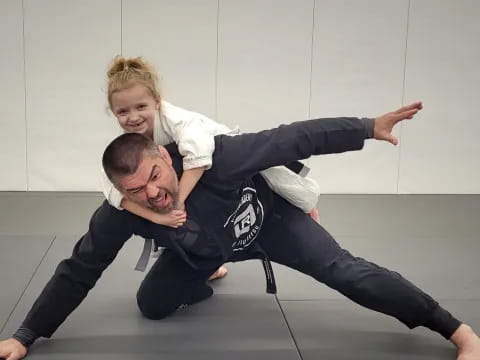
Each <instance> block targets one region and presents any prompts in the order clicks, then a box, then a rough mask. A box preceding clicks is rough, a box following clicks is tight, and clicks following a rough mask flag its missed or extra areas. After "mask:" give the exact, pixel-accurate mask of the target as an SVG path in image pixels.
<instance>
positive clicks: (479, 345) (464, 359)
mask: <svg viewBox="0 0 480 360" xmlns="http://www.w3.org/2000/svg"><path fill="white" fill-rule="evenodd" d="M450 341H451V342H452V343H454V344H455V345H456V346H457V348H458V352H457V360H480V338H479V337H478V336H477V334H475V332H474V331H473V330H472V328H471V327H470V326H468V325H466V324H462V325H460V327H459V328H458V329H457V330H456V331H455V332H454V333H453V335H452V337H451V338H450Z"/></svg>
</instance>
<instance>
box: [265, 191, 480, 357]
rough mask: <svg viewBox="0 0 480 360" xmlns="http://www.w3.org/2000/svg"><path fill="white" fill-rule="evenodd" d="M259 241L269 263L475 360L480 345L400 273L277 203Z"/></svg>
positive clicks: (309, 219)
mask: <svg viewBox="0 0 480 360" xmlns="http://www.w3.org/2000/svg"><path fill="white" fill-rule="evenodd" d="M275 209H276V210H275V211H274V215H273V216H272V219H273V220H271V221H269V222H268V223H267V224H265V228H264V229H263V232H262V234H261V237H259V239H258V240H259V241H260V243H261V245H262V247H263V248H264V250H265V251H266V252H267V254H268V255H269V257H270V259H271V260H272V261H275V262H278V263H280V264H283V265H286V266H288V267H291V268H293V269H296V270H299V271H301V272H303V273H305V274H307V275H310V276H312V277H313V278H315V279H317V280H318V281H320V282H322V283H324V284H326V285H328V286H329V287H331V288H333V289H335V290H337V291H339V292H340V293H342V294H343V295H345V296H346V297H348V298H349V299H351V300H353V301H355V302H356V303H358V304H360V305H362V306H365V307H367V308H369V309H372V310H376V311H379V312H382V313H384V314H387V315H390V316H393V317H395V318H396V319H398V320H399V321H401V322H402V323H404V324H405V325H406V326H408V327H409V328H415V327H417V326H425V327H427V328H429V329H431V330H433V331H436V332H438V333H439V334H441V335H442V336H444V337H445V338H446V339H448V340H450V341H451V342H452V343H454V344H455V345H456V346H457V347H458V360H480V341H479V339H478V337H477V335H476V334H475V333H474V332H473V330H471V329H470V328H469V327H468V326H467V325H465V324H462V323H461V322H460V321H459V320H457V319H456V318H455V317H453V316H452V315H451V314H450V313H449V312H448V311H446V310H445V309H443V308H442V307H441V306H440V305H439V304H438V303H437V302H436V301H435V300H433V299H432V298H431V297H430V296H429V295H427V294H426V293H425V292H423V291H422V290H420V289H419V288H417V287H416V286H414V285H413V284H412V283H410V282H409V281H407V280H406V279H404V278H403V277H402V276H401V275H400V274H398V273H396V272H393V271H390V270H387V269H385V268H382V267H380V266H378V265H376V264H374V263H371V262H368V261H366V260H364V259H362V258H358V257H354V256H352V255H351V254H350V253H349V252H348V251H346V250H344V249H342V248H341V247H340V246H339V245H338V244H337V242H336V241H335V240H334V239H333V238H332V236H331V235H330V234H329V233H328V232H327V231H326V230H325V229H323V228H322V227H321V226H320V225H318V224H317V223H315V222H314V221H313V220H312V219H311V218H309V217H308V216H307V215H305V214H303V213H302V212H301V211H299V210H298V209H296V208H294V207H292V206H291V205H289V204H287V203H286V202H285V201H283V200H282V199H280V198H277V200H276V203H275Z"/></svg>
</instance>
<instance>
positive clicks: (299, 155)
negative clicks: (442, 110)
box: [0, 103, 480, 360]
mask: <svg viewBox="0 0 480 360" xmlns="http://www.w3.org/2000/svg"><path fill="white" fill-rule="evenodd" d="M421 108H422V104H421V103H414V104H411V105H408V106H405V107H403V108H401V109H399V110H397V111H396V112H393V113H388V114H385V115H383V116H380V117H378V118H376V119H358V118H336V119H319V120H310V121H304V122H298V123H294V124H290V125H284V126H280V127H279V128H276V129H272V130H266V131H262V132H259V133H256V134H243V135H238V136H234V137H230V136H225V135H221V136H217V137H216V138H215V153H214V155H213V166H212V168H211V169H210V170H209V171H207V172H205V174H204V175H203V177H202V179H201V181H200V182H199V183H198V184H197V186H196V187H195V189H194V190H193V192H192V193H191V194H190V196H189V198H188V200H187V203H186V210H187V213H188V218H187V222H186V224H185V225H184V226H182V227H180V228H178V229H172V228H166V227H162V226H159V225H155V224H152V223H149V222H148V221H146V220H144V219H142V218H139V217H136V216H134V215H132V214H130V213H128V212H120V211H118V210H116V209H114V208H113V207H111V206H109V205H108V204H106V203H104V204H103V205H102V206H101V207H100V208H99V209H98V210H97V211H96V213H95V214H94V215H93V217H92V220H91V222H90V228H89V231H88V232H87V234H85V235H84V236H83V237H82V239H81V240H80V241H79V242H78V243H77V244H76V246H75V248H74V252H73V255H72V257H71V258H70V259H67V260H64V261H62V262H61V263H60V265H59V266H58V268H57V270H56V272H55V274H54V276H53V277H52V279H51V280H50V282H49V283H48V284H47V286H46V287H45V289H44V290H43V292H42V294H41V295H40V296H39V298H38V299H37V301H36V302H35V304H34V306H33V307H32V309H31V310H30V312H29V314H28V315H27V318H26V319H25V321H24V322H23V324H22V326H21V327H20V329H19V330H18V331H17V333H16V334H15V335H14V337H13V338H12V339H9V340H6V341H3V342H0V356H4V357H6V358H7V359H8V360H17V359H19V358H20V357H21V356H24V355H25V354H26V351H27V348H28V346H29V345H30V344H32V342H33V341H35V339H36V338H38V337H40V336H43V337H50V336H51V335H52V334H53V333H54V332H55V330H56V329H57V327H58V326H59V325H60V324H61V323H62V322H63V321H64V320H65V318H66V317H67V316H68V315H69V314H70V313H71V312H72V311H73V310H74V309H75V308H76V307H77V306H78V305H79V304H80V302H81V301H82V300H83V299H84V298H85V296H86V294H87V292H88V291H89V290H90V289H91V288H92V287H93V286H94V284H95V282H96V281H97V279H98V278H99V277H100V275H101V273H102V271H103V270H104V269H105V268H106V267H107V266H108V265H109V264H110V263H111V262H112V261H113V260H114V258H115V256H116V254H117V252H118V251H119V250H120V248H121V247H122V245H123V244H124V242H125V241H127V240H128V239H129V238H130V237H131V235H132V234H139V235H142V236H144V237H145V238H154V239H155V241H156V243H157V244H158V245H160V246H164V247H166V248H167V249H168V250H166V251H165V252H164V253H163V254H162V256H161V257H160V258H159V259H158V260H157V262H156V263H155V264H154V265H153V267H152V269H151V270H150V272H149V273H148V274H147V276H146V277H145V279H144V281H143V282H142V285H141V287H140V289H139V290H138V294H137V300H138V306H139V308H140V311H141V312H142V314H143V315H144V316H146V317H148V318H150V319H161V318H163V317H165V316H167V315H169V314H171V313H173V312H174V311H175V310H176V309H178V308H179V307H183V306H185V305H191V304H194V303H196V302H198V301H201V300H203V299H206V298H208V297H209V296H211V295H212V289H211V288H210V287H209V286H208V285H207V284H206V280H207V278H208V277H209V276H210V275H211V274H212V273H213V272H214V271H215V269H216V268H217V267H218V266H219V265H221V264H223V263H224V262H227V261H241V260H245V259H251V258H260V259H262V260H263V263H264V267H265V271H266V274H267V281H268V290H269V292H275V284H274V281H273V273H272V271H271V268H270V266H269V260H270V259H271V260H273V261H275V262H278V263H280V264H283V265H286V266H289V267H291V268H293V269H296V270H299V271H301V272H303V273H305V274H307V275H310V276H312V277H314V278H315V279H317V280H319V281H321V282H323V283H325V284H326V285H328V286H330V287H332V288H334V289H336V290H338V291H340V292H341V293H342V294H344V295H345V296H347V297H348V298H350V299H352V300H353V301H355V302H357V303H359V304H361V305H363V306H365V307H368V308H370V309H373V310H376V311H380V312H382V313H385V314H388V315H391V316H394V317H395V318H397V319H398V320H400V321H401V322H402V323H404V324H405V325H406V326H408V327H409V328H414V327H417V326H425V327H428V328H430V329H432V330H433V331H436V332H438V333H439V334H441V335H442V336H444V337H445V338H446V339H449V340H451V341H452V342H453V343H454V344H455V345H457V347H458V358H457V359H458V360H478V359H480V340H479V339H478V337H477V336H476V334H475V333H474V332H473V330H472V329H471V328H470V327H469V326H467V325H466V324H462V323H461V322H460V321H459V320H457V319H455V318H454V317H453V316H452V315H451V314H450V313H448V312H447V311H446V310H444V309H443V308H441V307H440V306H439V305H438V303H437V302H436V301H434V300H433V299H432V298H431V297H430V296H428V295H427V294H425V293H424V292H422V291H421V290H420V289H418V288H416V287H415V286H414V285H412V284H411V283H409V282H408V281H407V280H405V279H403V278H402V277H401V276H400V275H399V274H397V273H393V272H391V271H388V270H387V269H384V268H380V267H378V266H377V265H375V264H372V263H370V262H367V261H365V260H363V259H360V258H356V257H354V256H352V255H351V254H350V253H349V252H348V251H346V250H344V249H342V248H340V247H339V245H338V244H337V243H336V242H335V240H334V239H333V238H332V237H331V236H330V235H329V234H328V233H327V232H326V230H325V229H323V228H322V227H321V226H320V225H319V224H317V223H316V222H314V221H313V220H312V219H311V218H309V217H308V215H306V214H305V213H303V212H302V211H300V210H299V209H297V208H295V207H293V206H292V205H291V204H289V203H288V202H286V201H285V200H283V199H282V198H281V197H279V196H277V195H276V194H275V193H273V192H272V191H271V190H270V189H269V188H268V186H267V184H266V183H265V181H264V180H263V178H262V177H261V176H259V175H258V172H259V171H261V170H263V169H266V168H270V167H272V166H278V165H283V164H287V163H289V162H291V161H295V160H298V159H304V158H307V157H309V156H311V155H318V154H326V153H335V152H343V151H349V150H359V149H361V148H362V147H363V145H364V141H365V139H368V138H375V139H377V140H385V141H389V142H391V143H393V144H395V145H396V144H397V139H396V138H394V137H393V136H392V134H391V131H392V129H393V127H394V125H395V124H396V123H398V122H399V121H402V120H404V119H410V118H412V117H413V116H414V115H415V114H416V113H417V112H418V111H419V110H420V109H421ZM167 148H168V150H167ZM167 148H164V147H161V146H160V147H156V146H155V145H154V144H153V143H152V142H151V141H150V140H148V139H147V138H145V137H143V136H142V135H139V134H124V135H122V136H120V137H118V138H117V139H115V140H114V141H113V142H112V143H111V144H110V145H109V146H108V147H107V149H106V150H105V153H104V155H103V165H104V168H105V171H106V173H107V175H108V176H109V178H110V179H111V180H112V182H113V183H114V184H115V186H116V187H117V188H118V189H119V190H120V191H121V192H122V193H123V194H124V195H125V196H126V197H128V198H129V199H131V200H133V201H136V202H137V203H139V204H142V205H146V206H149V207H150V208H152V209H154V210H155V211H159V212H166V211H170V210H171V209H172V208H174V207H175V203H176V200H177V198H178V177H179V176H180V175H181V173H182V169H181V163H182V161H181V160H182V159H181V156H180V155H179V153H178V151H177V150H176V148H175V146H168V147H167Z"/></svg>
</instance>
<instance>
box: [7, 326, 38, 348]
mask: <svg viewBox="0 0 480 360" xmlns="http://www.w3.org/2000/svg"><path fill="white" fill-rule="evenodd" d="M12 338H13V339H15V340H17V341H18V342H20V343H21V344H22V345H23V346H25V347H26V348H27V349H28V348H29V347H30V346H31V345H32V344H33V343H34V342H35V340H37V339H38V338H39V336H38V335H37V334H36V333H35V332H34V331H33V330H30V329H27V328H26V327H23V326H21V327H20V328H19V329H18V330H17V331H16V332H15V334H13V335H12Z"/></svg>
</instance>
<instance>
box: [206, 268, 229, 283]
mask: <svg viewBox="0 0 480 360" xmlns="http://www.w3.org/2000/svg"><path fill="white" fill-rule="evenodd" d="M227 274H228V269H227V268H226V267H225V266H223V265H222V266H220V267H219V268H218V269H217V271H215V272H214V273H213V274H212V276H210V277H209V278H208V280H216V279H221V278H223V277H225V276H227Z"/></svg>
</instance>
